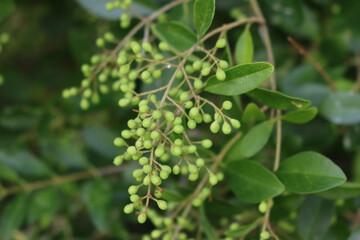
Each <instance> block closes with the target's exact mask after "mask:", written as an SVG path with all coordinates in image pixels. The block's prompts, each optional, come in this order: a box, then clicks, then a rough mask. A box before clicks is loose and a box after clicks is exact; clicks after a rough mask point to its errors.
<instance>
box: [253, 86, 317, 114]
mask: <svg viewBox="0 0 360 240" xmlns="http://www.w3.org/2000/svg"><path fill="white" fill-rule="evenodd" d="M247 95H249V96H250V97H251V98H253V99H255V100H256V101H258V102H260V103H262V104H264V105H266V106H269V107H271V108H276V109H281V110H299V109H304V108H307V107H308V106H310V104H311V102H310V101H307V100H305V99H301V98H295V97H290V96H287V95H285V94H283V93H280V92H277V91H272V90H268V89H264V88H257V89H255V90H253V91H251V92H248V93H247Z"/></svg>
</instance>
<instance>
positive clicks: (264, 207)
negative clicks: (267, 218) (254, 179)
mask: <svg viewBox="0 0 360 240" xmlns="http://www.w3.org/2000/svg"><path fill="white" fill-rule="evenodd" d="M258 209H259V212H261V213H265V212H266V211H267V209H268V206H267V203H266V202H264V201H262V202H261V203H260V204H259V207H258Z"/></svg>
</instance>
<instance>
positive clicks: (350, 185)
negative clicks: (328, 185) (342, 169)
mask: <svg viewBox="0 0 360 240" xmlns="http://www.w3.org/2000/svg"><path fill="white" fill-rule="evenodd" d="M316 195H318V196H320V197H322V198H326V199H334V200H335V199H347V198H354V197H357V196H360V183H357V182H347V183H344V184H342V185H340V186H338V187H335V188H333V189H329V190H327V191H325V192H321V193H317V194H316Z"/></svg>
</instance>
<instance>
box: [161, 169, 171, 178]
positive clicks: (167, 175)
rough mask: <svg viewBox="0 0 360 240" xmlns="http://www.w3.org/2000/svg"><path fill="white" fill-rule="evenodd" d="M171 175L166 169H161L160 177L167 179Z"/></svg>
mask: <svg viewBox="0 0 360 240" xmlns="http://www.w3.org/2000/svg"><path fill="white" fill-rule="evenodd" d="M168 177H169V173H168V172H166V171H161V172H160V178H161V179H167V178H168Z"/></svg>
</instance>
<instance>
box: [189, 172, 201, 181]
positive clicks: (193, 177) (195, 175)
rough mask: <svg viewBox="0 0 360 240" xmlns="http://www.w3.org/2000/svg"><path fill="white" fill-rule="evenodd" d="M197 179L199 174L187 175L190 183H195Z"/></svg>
mask: <svg viewBox="0 0 360 240" xmlns="http://www.w3.org/2000/svg"><path fill="white" fill-rule="evenodd" d="M198 178H199V174H198V173H191V174H190V175H189V180H190V181H196V180H197V179H198Z"/></svg>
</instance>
